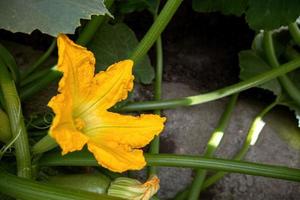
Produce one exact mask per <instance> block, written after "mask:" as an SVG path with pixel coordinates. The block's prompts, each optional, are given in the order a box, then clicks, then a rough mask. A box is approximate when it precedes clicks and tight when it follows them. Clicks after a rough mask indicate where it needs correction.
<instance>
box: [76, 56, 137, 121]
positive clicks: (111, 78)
mask: <svg viewBox="0 0 300 200" xmlns="http://www.w3.org/2000/svg"><path fill="white" fill-rule="evenodd" d="M132 67H133V62H132V61H131V60H124V61H121V62H118V63H115V64H113V65H111V66H110V67H108V69H107V70H106V71H102V72H99V73H98V74H96V76H95V77H94V79H93V83H92V84H91V85H90V88H89V89H88V90H87V91H86V94H85V98H84V101H83V102H82V104H81V105H80V107H78V108H77V109H76V112H75V113H76V116H80V115H88V114H89V112H90V111H93V110H94V109H101V110H106V109H109V108H110V107H112V106H113V105H115V104H116V103H117V102H119V101H121V100H124V99H126V98H127V93H128V92H129V91H131V90H132V88H133V79H134V77H133V76H132Z"/></svg>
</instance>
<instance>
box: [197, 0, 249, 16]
mask: <svg viewBox="0 0 300 200" xmlns="http://www.w3.org/2000/svg"><path fill="white" fill-rule="evenodd" d="M247 2H248V0H213V1H212V0H193V9H194V10H195V11H198V12H216V11H220V12H222V13H223V14H225V15H230V14H233V15H237V16H240V15H242V14H243V13H244V12H245V9H246V7H247Z"/></svg>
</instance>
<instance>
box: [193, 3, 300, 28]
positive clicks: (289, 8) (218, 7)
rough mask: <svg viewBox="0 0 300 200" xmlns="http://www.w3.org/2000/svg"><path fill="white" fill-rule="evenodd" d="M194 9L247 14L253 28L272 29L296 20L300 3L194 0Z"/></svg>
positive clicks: (238, 14)
mask: <svg viewBox="0 0 300 200" xmlns="http://www.w3.org/2000/svg"><path fill="white" fill-rule="evenodd" d="M193 9H194V10H195V11H198V12H216V11H219V12H222V13H223V14H226V15H229V14H233V15H237V16H240V15H242V14H245V15H246V20H247V22H248V24H249V26H250V27H251V28H252V29H254V30H261V29H264V30H272V29H275V28H278V27H280V26H283V25H288V24H289V23H292V22H294V21H296V19H297V17H298V16H299V13H300V4H299V1H297V0H214V1H213V0H201V1H200V0H193Z"/></svg>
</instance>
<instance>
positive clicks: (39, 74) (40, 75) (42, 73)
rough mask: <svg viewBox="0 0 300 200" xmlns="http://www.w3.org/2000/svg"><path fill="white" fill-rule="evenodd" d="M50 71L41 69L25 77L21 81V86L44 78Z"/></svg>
mask: <svg viewBox="0 0 300 200" xmlns="http://www.w3.org/2000/svg"><path fill="white" fill-rule="evenodd" d="M48 73H49V69H44V70H39V71H37V72H35V73H34V74H31V75H30V76H28V77H26V78H24V79H23V80H22V81H21V85H20V86H21V87H24V86H26V85H28V84H30V83H32V82H34V81H36V80H38V79H43V78H44V77H46V76H47V75H48Z"/></svg>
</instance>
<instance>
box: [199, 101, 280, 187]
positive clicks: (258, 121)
mask: <svg viewBox="0 0 300 200" xmlns="http://www.w3.org/2000/svg"><path fill="white" fill-rule="evenodd" d="M277 103H278V102H277V101H275V102H274V103H272V104H270V105H269V106H267V107H266V108H265V109H263V110H262V112H260V113H259V114H258V115H257V116H256V117H255V119H254V121H253V122H252V125H251V127H250V129H249V131H248V135H247V138H246V140H245V142H244V144H243V146H242V148H241V150H240V151H239V152H238V153H237V154H236V155H235V156H234V160H242V159H243V158H244V157H245V156H246V154H247V152H248V150H249V148H250V147H251V146H252V145H254V144H255V142H256V141H257V139H258V136H259V134H260V132H261V131H262V129H263V127H264V124H265V123H264V122H263V120H262V119H263V117H264V116H265V115H266V114H267V113H268V112H269V111H270V110H271V109H272V108H274V107H275V106H276V105H277ZM225 174H226V173H225V172H218V173H216V174H214V175H213V176H211V177H209V178H208V179H207V180H206V181H205V182H204V184H203V187H202V190H205V189H206V188H208V187H209V186H211V185H212V184H214V183H215V182H217V181H218V180H220V179H221V178H223V176H224V175H225Z"/></svg>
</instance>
